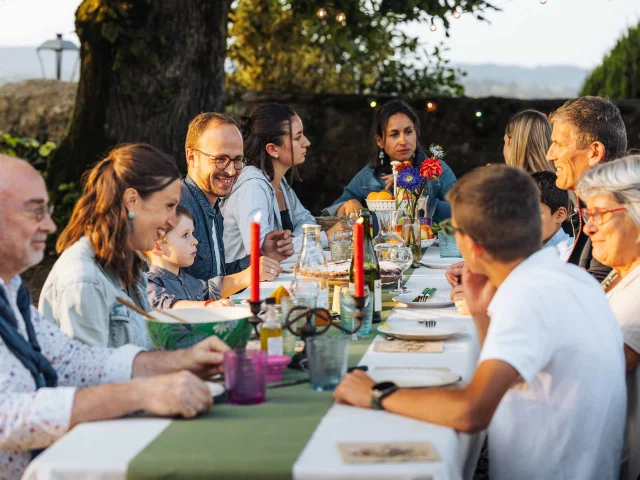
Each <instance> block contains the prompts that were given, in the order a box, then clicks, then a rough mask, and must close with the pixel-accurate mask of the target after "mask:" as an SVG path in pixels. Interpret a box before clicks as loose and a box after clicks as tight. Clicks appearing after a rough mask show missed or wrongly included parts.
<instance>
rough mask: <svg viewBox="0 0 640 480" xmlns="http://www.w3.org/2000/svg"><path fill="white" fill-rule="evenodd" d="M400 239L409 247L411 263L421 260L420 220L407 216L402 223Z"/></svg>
mask: <svg viewBox="0 0 640 480" xmlns="http://www.w3.org/2000/svg"><path fill="white" fill-rule="evenodd" d="M402 240H404V243H406V244H407V247H409V248H411V254H412V255H413V263H414V264H416V263H418V262H419V261H420V260H422V249H421V246H422V233H421V227H420V220H418V219H416V218H407V219H406V220H405V221H404V222H403V223H402Z"/></svg>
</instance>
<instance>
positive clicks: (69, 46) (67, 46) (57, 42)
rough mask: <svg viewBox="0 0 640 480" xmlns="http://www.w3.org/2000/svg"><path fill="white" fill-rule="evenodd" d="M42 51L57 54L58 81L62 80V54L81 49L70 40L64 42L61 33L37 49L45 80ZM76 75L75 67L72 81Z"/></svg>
mask: <svg viewBox="0 0 640 480" xmlns="http://www.w3.org/2000/svg"><path fill="white" fill-rule="evenodd" d="M41 50H52V51H54V52H55V54H56V80H60V79H61V78H62V52H63V51H65V50H68V51H75V52H77V51H78V50H79V48H78V46H77V45H76V44H75V43H73V42H70V41H68V40H63V39H62V34H61V33H58V34H56V38H55V39H54V40H47V41H46V42H44V43H43V44H42V45H40V46H39V47H38V48H37V49H36V52H37V53H38V60H40V69H41V70H42V77H43V78H44V66H43V64H42V57H41V56H40V51H41ZM76 65H77V59H76ZM74 74H75V66H74V72H72V73H71V79H73V76H74Z"/></svg>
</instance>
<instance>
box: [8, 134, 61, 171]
mask: <svg viewBox="0 0 640 480" xmlns="http://www.w3.org/2000/svg"><path fill="white" fill-rule="evenodd" d="M55 148H56V144H55V143H54V142H51V141H48V142H44V143H40V142H39V141H38V140H36V139H35V138H30V137H21V136H19V135H13V134H11V133H6V132H0V153H3V154H5V155H9V156H10V157H19V158H23V159H25V160H27V161H28V162H29V163H31V165H33V166H34V167H35V168H37V169H38V170H39V171H41V172H44V170H45V168H46V166H47V159H48V158H49V156H50V155H51V154H52V153H53V151H54V150H55Z"/></svg>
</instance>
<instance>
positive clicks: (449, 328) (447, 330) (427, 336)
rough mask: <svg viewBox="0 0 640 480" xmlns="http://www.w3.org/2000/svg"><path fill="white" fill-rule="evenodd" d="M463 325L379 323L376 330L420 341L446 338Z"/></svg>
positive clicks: (398, 337) (459, 330)
mask: <svg viewBox="0 0 640 480" xmlns="http://www.w3.org/2000/svg"><path fill="white" fill-rule="evenodd" d="M464 330H465V329H464V327H459V326H455V325H444V326H436V327H430V328H428V327H425V326H424V325H423V324H418V325H411V326H407V327H404V326H403V327H398V326H395V327H392V326H389V325H388V324H387V325H380V326H379V327H378V332H379V333H383V334H384V335H388V336H390V337H393V338H397V339H398V340H422V341H437V340H446V339H448V338H451V337H453V336H454V335H456V334H458V333H461V332H463V331H464Z"/></svg>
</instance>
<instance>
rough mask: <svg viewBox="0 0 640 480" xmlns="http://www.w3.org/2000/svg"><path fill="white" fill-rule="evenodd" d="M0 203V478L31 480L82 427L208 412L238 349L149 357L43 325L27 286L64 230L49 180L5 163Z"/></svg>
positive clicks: (14, 162) (207, 346)
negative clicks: (37, 465) (31, 271)
mask: <svg viewBox="0 0 640 480" xmlns="http://www.w3.org/2000/svg"><path fill="white" fill-rule="evenodd" d="M0 199H1V200H0V478H2V479H19V478H21V477H22V475H23V473H24V471H25V469H26V467H27V465H28V463H29V461H30V460H31V458H32V457H33V453H34V451H37V450H41V449H43V448H46V447H48V446H49V445H51V444H52V443H53V442H55V441H56V440H58V439H59V438H60V437H61V436H62V435H64V434H65V433H66V432H68V431H69V430H70V429H71V428H73V427H74V426H75V425H78V424H79V423H83V422H90V421H97V420H107V419H110V418H116V417H122V416H125V415H128V414H132V413H134V412H137V411H141V410H142V411H146V412H148V413H151V414H155V415H161V416H173V415H182V416H184V417H195V416H196V415H198V414H200V413H203V412H206V411H208V410H209V409H210V408H211V405H212V400H211V393H210V392H209V389H208V388H207V386H206V385H205V384H204V382H202V380H200V378H209V377H211V376H212V375H215V374H216V373H219V372H220V371H221V363H222V357H223V352H224V351H225V350H228V348H229V347H227V346H226V345H225V344H224V343H223V342H222V341H221V340H220V339H219V338H217V337H209V338H207V339H205V340H203V341H202V342H200V343H199V344H197V345H195V346H193V347H191V348H189V349H184V350H175V351H171V352H169V351H154V352H144V351H142V349H141V348H139V347H136V346H133V345H124V346H122V347H120V348H117V349H114V348H102V347H89V346H87V345H85V344H82V343H80V342H78V341H75V340H73V339H72V338H70V337H68V336H67V335H65V334H64V333H62V332H61V331H60V329H59V328H58V327H57V326H56V325H54V324H52V323H51V322H48V321H46V320H45V319H44V318H42V317H41V316H40V314H39V313H38V310H37V309H36V308H35V307H34V306H33V305H32V303H31V296H30V294H29V290H28V289H27V287H26V286H25V285H24V284H23V283H22V279H21V278H20V274H21V273H23V272H24V271H25V270H27V269H28V268H30V267H33V266H35V265H37V264H38V263H40V261H41V260H42V258H43V256H44V252H45V247H46V240H47V237H48V236H49V235H50V234H52V233H53V232H55V230H56V226H55V224H54V223H53V220H52V219H51V213H52V208H51V207H50V206H48V202H49V197H48V195H47V188H46V185H45V183H44V179H43V178H42V175H40V174H39V173H38V172H37V171H36V170H35V169H34V168H33V167H32V166H31V165H29V163H27V162H26V161H24V160H19V159H16V158H12V157H7V156H4V155H1V154H0ZM87 313H88V314H89V315H90V314H91V313H92V312H87ZM171 372H173V373H171ZM198 377H200V378H198ZM132 378H133V380H132Z"/></svg>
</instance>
